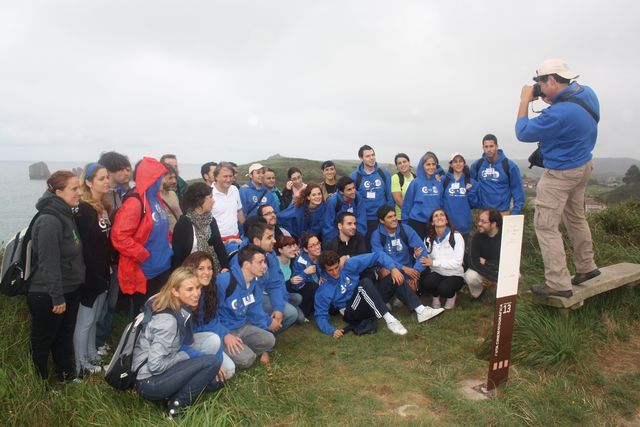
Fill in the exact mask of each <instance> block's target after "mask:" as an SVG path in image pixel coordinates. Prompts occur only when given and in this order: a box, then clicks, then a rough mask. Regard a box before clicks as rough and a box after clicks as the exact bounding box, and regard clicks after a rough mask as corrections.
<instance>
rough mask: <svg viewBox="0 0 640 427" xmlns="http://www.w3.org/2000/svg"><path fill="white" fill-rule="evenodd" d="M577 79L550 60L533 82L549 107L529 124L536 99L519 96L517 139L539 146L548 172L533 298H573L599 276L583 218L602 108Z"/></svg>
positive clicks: (539, 196)
mask: <svg viewBox="0 0 640 427" xmlns="http://www.w3.org/2000/svg"><path fill="white" fill-rule="evenodd" d="M577 78H578V74H576V73H575V72H573V71H571V70H570V69H569V67H568V66H567V64H566V63H565V62H564V61H563V60H561V59H549V60H547V61H545V62H543V63H542V65H541V66H540V68H538V69H537V70H536V77H534V78H533V79H534V80H535V81H536V82H537V84H538V85H539V89H540V91H541V92H542V94H543V95H544V96H543V100H544V101H545V102H546V103H548V104H550V107H549V108H546V109H545V110H543V111H542V113H541V114H540V115H539V116H538V117H535V118H533V119H529V112H528V110H529V103H530V102H532V101H533V100H534V99H536V98H535V96H534V90H533V87H532V86H529V85H525V86H524V87H523V88H522V92H521V94H520V106H519V109H518V120H517V121H516V136H517V137H518V139H519V140H520V141H522V142H536V141H540V151H541V153H542V158H543V165H544V172H543V174H542V178H540V181H539V182H538V186H537V188H536V215H535V229H536V236H537V237H538V242H539V243H540V251H541V252H542V259H543V261H544V270H545V271H544V276H545V281H546V283H545V285H544V286H542V287H540V288H534V289H532V291H533V292H534V293H535V294H538V295H542V296H548V295H556V296H561V297H567V298H568V297H570V296H572V295H573V291H572V286H571V285H579V284H582V283H583V282H586V281H588V280H590V279H592V278H594V277H596V276H598V275H600V270H598V267H597V266H596V264H595V262H594V259H593V244H592V241H591V230H590V229H589V223H588V222H587V220H586V218H585V211H584V193H585V189H586V187H587V184H588V183H589V179H590V178H591V171H592V169H593V162H592V160H591V157H592V154H591V152H592V151H593V148H594V146H595V144H596V138H597V135H598V121H599V120H600V105H599V103H598V98H597V96H596V94H595V93H594V92H593V90H592V89H591V88H589V87H587V86H581V85H579V84H578V83H577V82H575V81H572V80H575V79H577ZM561 219H563V220H564V223H565V226H566V227H567V232H568V233H569V238H570V239H571V243H572V245H573V263H574V264H575V266H576V275H575V276H574V277H573V278H571V276H570V274H569V270H568V268H567V263H566V255H565V250H564V243H563V239H562V235H561V233H560V230H559V226H560V220H561Z"/></svg>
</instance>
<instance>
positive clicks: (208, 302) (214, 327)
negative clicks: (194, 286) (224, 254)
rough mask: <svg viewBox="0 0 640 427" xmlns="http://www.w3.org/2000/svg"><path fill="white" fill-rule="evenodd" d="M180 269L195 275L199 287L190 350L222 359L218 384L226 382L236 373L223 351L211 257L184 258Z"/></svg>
mask: <svg viewBox="0 0 640 427" xmlns="http://www.w3.org/2000/svg"><path fill="white" fill-rule="evenodd" d="M182 266H183V267H189V268H191V269H193V270H194V271H195V273H196V277H197V279H198V283H199V284H200V286H202V292H201V294H200V302H199V303H198V308H197V309H195V310H194V312H193V332H194V334H193V339H194V343H193V347H194V348H195V349H196V350H199V351H201V352H203V353H207V354H214V355H216V356H217V357H218V359H220V360H222V367H221V368H220V378H219V379H220V381H225V380H228V379H230V378H231V377H232V376H233V374H234V373H235V371H236V365H235V363H233V360H231V358H230V357H229V356H228V355H227V354H226V353H225V352H224V351H223V345H222V343H223V340H224V335H223V328H222V325H221V324H220V319H219V318H218V286H217V285H216V280H215V277H216V273H218V272H216V271H215V270H214V267H213V258H212V256H211V255H209V254H208V253H206V252H203V251H196V252H194V253H192V254H191V255H189V256H188V257H187V258H185V260H184V262H183V263H182Z"/></svg>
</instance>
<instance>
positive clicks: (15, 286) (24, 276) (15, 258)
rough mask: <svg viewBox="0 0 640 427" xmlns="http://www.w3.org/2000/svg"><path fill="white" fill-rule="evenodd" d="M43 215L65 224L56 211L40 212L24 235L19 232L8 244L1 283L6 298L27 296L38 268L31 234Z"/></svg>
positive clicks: (0, 291) (0, 287)
mask: <svg viewBox="0 0 640 427" xmlns="http://www.w3.org/2000/svg"><path fill="white" fill-rule="evenodd" d="M43 213H45V214H50V215H53V216H54V217H56V218H58V219H59V220H60V222H61V223H62V224H64V222H63V221H62V218H60V216H59V215H57V214H56V213H55V211H47V212H38V213H37V214H35V215H34V217H33V218H32V219H31V222H30V223H29V226H28V227H27V228H26V230H24V233H23V232H22V231H19V232H18V233H17V234H16V236H15V237H14V238H13V239H11V240H10V241H9V242H8V243H7V245H6V246H5V252H4V257H3V259H2V281H0V293H2V294H4V295H6V296H9V297H13V296H16V295H26V294H27V291H28V290H29V279H30V277H31V276H32V275H33V273H34V272H35V271H36V269H37V266H38V265H37V262H36V263H35V265H34V261H37V260H34V256H33V248H32V242H31V232H32V230H33V225H34V224H35V222H36V220H37V219H38V218H39V217H40V215H42V214H43Z"/></svg>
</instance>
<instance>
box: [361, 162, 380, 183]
mask: <svg viewBox="0 0 640 427" xmlns="http://www.w3.org/2000/svg"><path fill="white" fill-rule="evenodd" d="M358 173H359V174H360V175H362V176H369V175H373V174H374V173H378V162H376V164H375V165H373V172H371V173H368V172H367V171H365V170H364V163H362V162H360V164H359V165H358ZM356 190H357V189H356Z"/></svg>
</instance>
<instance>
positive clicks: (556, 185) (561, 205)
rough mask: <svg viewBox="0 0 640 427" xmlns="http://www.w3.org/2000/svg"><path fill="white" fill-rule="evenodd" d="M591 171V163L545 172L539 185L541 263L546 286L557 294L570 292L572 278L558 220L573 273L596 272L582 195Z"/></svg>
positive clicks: (538, 206) (537, 222)
mask: <svg viewBox="0 0 640 427" xmlns="http://www.w3.org/2000/svg"><path fill="white" fill-rule="evenodd" d="M592 169H593V164H592V162H588V163H587V164H585V165H583V166H580V167H578V168H575V169H568V170H555V169H545V170H544V173H543V174H542V178H540V181H539V182H538V187H537V194H536V201H535V207H536V212H535V220H534V224H535V228H536V236H538V243H539V244H540V251H541V252H542V259H543V261H544V277H545V279H546V284H547V286H549V287H550V288H552V289H555V290H558V291H566V290H570V289H571V275H570V274H569V270H568V268H567V261H566V254H565V251H564V243H563V241H562V235H561V234H560V230H559V226H560V220H561V219H562V221H563V222H564V225H565V226H566V228H567V232H568V234H569V238H570V239H571V244H572V246H573V263H574V264H575V266H576V271H577V272H579V273H587V272H589V271H592V270H595V269H596V268H597V267H596V264H595V262H594V261H593V242H592V241H591V230H590V229H589V224H588V223H587V220H586V218H585V213H584V192H585V189H586V187H587V184H588V182H589V178H591V171H592Z"/></svg>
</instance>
